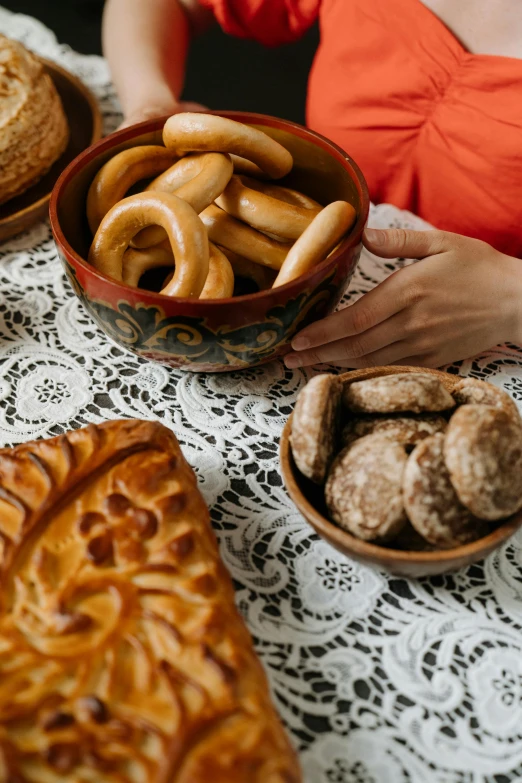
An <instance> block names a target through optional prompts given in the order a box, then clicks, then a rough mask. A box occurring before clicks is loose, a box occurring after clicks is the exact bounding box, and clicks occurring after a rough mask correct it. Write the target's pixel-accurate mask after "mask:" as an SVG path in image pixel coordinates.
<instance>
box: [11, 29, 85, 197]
mask: <svg viewBox="0 0 522 783" xmlns="http://www.w3.org/2000/svg"><path fill="white" fill-rule="evenodd" d="M68 138H69V130H68V126H67V120H66V118H65V114H64V111H63V107H62V104H61V101H60V98H59V96H58V93H57V91H56V88H55V86H54V84H53V82H52V80H51V77H50V76H49V75H48V74H47V73H46V72H45V70H44V67H43V65H42V63H41V62H40V60H38V59H37V57H35V56H34V55H33V54H32V53H31V52H29V51H28V50H27V49H26V48H25V47H24V46H22V44H21V43H19V42H18V41H13V40H11V39H10V38H6V37H5V36H4V35H0V204H2V203H4V202H5V201H8V200H9V199H11V198H13V197H14V196H17V195H19V194H20V193H23V191H25V190H27V188H29V187H30V186H31V185H33V184H34V183H35V182H37V181H38V180H39V179H40V178H41V177H42V176H43V175H44V174H45V173H46V172H47V171H48V170H49V169H50V167H51V166H52V164H53V163H54V162H55V161H56V160H57V159H58V158H59V157H60V155H61V154H62V153H63V151H64V150H65V147H66V146H67V141H68Z"/></svg>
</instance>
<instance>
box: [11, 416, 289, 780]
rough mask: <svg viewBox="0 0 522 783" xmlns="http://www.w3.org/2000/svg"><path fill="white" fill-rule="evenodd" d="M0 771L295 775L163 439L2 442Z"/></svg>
mask: <svg viewBox="0 0 522 783" xmlns="http://www.w3.org/2000/svg"><path fill="white" fill-rule="evenodd" d="M0 532H1V545H2V557H1V559H0V576H1V579H2V587H3V589H2V607H1V611H0V779H1V780H3V781H13V782H14V781H17V783H18V781H24V783H43V782H44V781H46V782H49V783H58V781H62V780H67V781H71V783H80V781H81V782H82V783H88V782H89V781H92V782H94V781H96V783H116V782H117V783H135V782H136V781H141V782H142V783H172V782H173V781H174V780H175V781H176V783H209V781H212V783H225V782H226V783H236V782H237V783H247V782H248V783H298V782H299V781H300V780H301V777H300V773H299V771H298V766H297V762H296V758H295V755H294V753H293V751H292V750H291V747H290V745H289V743H288V740H287V739H286V736H285V734H284V732H283V729H282V727H281V724H280V722H279V720H278V718H277V716H276V713H275V710H274V708H273V706H272V705H271V702H270V698H269V691H268V686H267V681H266V678H265V675H264V673H263V670H262V668H261V665H260V663H259V661H258V659H257V658H256V655H255V653H254V650H253V646H252V641H251V639H250V636H249V633H248V631H247V629H246V627H245V626H244V624H243V622H242V620H241V618H240V616H239V613H238V611H237V610H236V608H235V605H234V592H233V587H232V583H231V580H230V578H229V576H228V574H227V572H226V571H225V569H224V566H223V565H222V563H221V561H220V559H219V554H218V549H217V545H216V540H215V537H214V534H213V532H212V528H211V525H210V521H209V514H208V509H207V508H206V506H205V503H204V501H203V499H202V497H201V495H200V493H199V491H198V488H197V484H196V479H195V476H194V473H193V472H192V470H191V469H190V468H189V466H188V465H187V463H186V461H185V459H184V458H183V455H182V453H181V451H180V449H179V446H178V444H177V441H176V439H175V438H174V436H173V435H172V433H171V432H169V431H168V430H167V429H166V428H164V427H163V426H161V425H159V424H155V423H151V422H141V421H121V422H111V423H108V424H103V425H101V426H99V427H95V426H93V425H91V426H89V427H88V428H86V429H84V430H79V431H76V432H72V433H68V434H67V435H62V436H60V437H58V438H54V439H52V440H49V441H39V442H35V443H29V444H26V445H23V446H19V447H17V448H15V449H4V450H1V451H0Z"/></svg>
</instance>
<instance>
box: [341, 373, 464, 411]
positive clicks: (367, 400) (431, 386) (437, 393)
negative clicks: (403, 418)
mask: <svg viewBox="0 0 522 783" xmlns="http://www.w3.org/2000/svg"><path fill="white" fill-rule="evenodd" d="M343 402H344V404H345V405H346V407H347V408H348V409H349V410H351V411H354V412H356V413H398V412H402V411H409V412H411V413H422V412H424V411H435V412H436V411H444V410H449V409H450V408H454V407H455V400H454V399H453V397H452V396H451V394H450V393H449V392H448V391H446V389H445V388H444V386H443V385H442V383H441V382H440V380H439V379H438V378H437V376H436V375H429V374H428V373H396V374H395V375H381V376H379V377H377V378H370V379H369V380H367V381H355V382H354V383H351V384H349V385H348V386H346V387H345V389H344V392H343Z"/></svg>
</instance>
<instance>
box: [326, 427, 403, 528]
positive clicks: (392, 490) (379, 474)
mask: <svg viewBox="0 0 522 783" xmlns="http://www.w3.org/2000/svg"><path fill="white" fill-rule="evenodd" d="M406 459H407V456H406V451H405V450H404V448H403V447H402V446H400V445H399V444H398V443H394V441H393V440H390V438H387V437H386V436H385V435H379V434H375V435H366V436H365V437H364V438H361V439H360V440H358V441H356V442H355V443H354V444H353V445H351V446H347V447H346V448H345V449H344V450H343V451H341V453H340V454H339V455H338V456H337V458H336V459H335V460H334V463H333V465H332V468H331V470H330V473H329V476H328V479H327V481H326V487H325V499H326V505H327V507H328V511H329V513H330V515H331V517H332V519H333V520H334V522H337V524H338V525H340V527H342V528H344V529H345V530H348V531H349V532H350V533H352V534H353V535H354V536H357V538H362V539H364V540H365V541H387V540H389V539H391V538H393V537H394V536H395V535H396V534H397V533H398V532H399V531H400V529H401V528H402V526H403V525H404V523H405V522H406V514H405V512H404V504H403V500H402V477H403V473H404V467H405V465H406Z"/></svg>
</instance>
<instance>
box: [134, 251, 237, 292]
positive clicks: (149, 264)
mask: <svg viewBox="0 0 522 783" xmlns="http://www.w3.org/2000/svg"><path fill="white" fill-rule="evenodd" d="M174 265H175V261H174V255H173V253H172V250H171V248H170V244H169V242H168V240H165V241H164V242H161V243H160V244H159V245H154V246H153V247H146V248H144V249H143V250H135V249H134V248H132V247H130V248H129V249H128V250H126V251H125V255H124V256H123V282H124V283H126V284H127V285H131V286H133V287H134V288H137V287H138V285H139V281H140V278H141V276H142V275H143V274H144V273H145V272H148V271H150V270H151V269H162V268H164V267H167V268H169V267H170V268H171V269H172V273H171V274H170V275H168V277H167V280H166V281H165V283H164V285H163V288H162V289H161V291H160V293H161V294H164V295H165V296H170V295H171V294H170V291H171V288H170V284H171V282H172V279H173V277H174V271H175V270H174ZM234 282H235V280H234V270H233V268H232V265H231V263H230V261H229V260H228V258H227V257H226V255H225V254H224V253H223V252H222V251H221V250H220V249H219V248H218V247H216V245H213V244H212V242H209V259H208V275H207V279H206V280H205V285H204V286H203V290H202V291H201V293H200V295H199V298H200V299H228V298H229V297H231V296H232V295H233V293H234Z"/></svg>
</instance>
